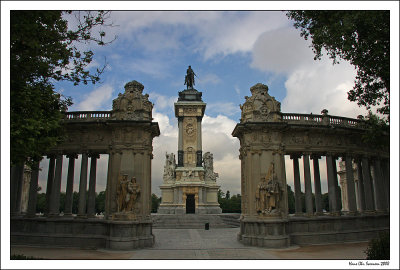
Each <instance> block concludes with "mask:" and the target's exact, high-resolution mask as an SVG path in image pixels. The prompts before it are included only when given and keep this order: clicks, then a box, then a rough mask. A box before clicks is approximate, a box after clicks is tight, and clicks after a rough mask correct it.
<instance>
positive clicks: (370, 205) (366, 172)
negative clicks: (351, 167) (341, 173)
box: [361, 156, 375, 212]
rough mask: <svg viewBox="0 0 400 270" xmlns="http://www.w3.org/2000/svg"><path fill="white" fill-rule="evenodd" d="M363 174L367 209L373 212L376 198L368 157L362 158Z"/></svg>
mask: <svg viewBox="0 0 400 270" xmlns="http://www.w3.org/2000/svg"><path fill="white" fill-rule="evenodd" d="M361 166H362V175H363V181H364V192H365V211H366V212H373V211H374V210H375V207H374V200H373V199H374V198H373V194H372V185H371V184H372V183H371V172H370V167H369V160H368V158H367V157H365V156H364V157H363V158H362V163H361Z"/></svg>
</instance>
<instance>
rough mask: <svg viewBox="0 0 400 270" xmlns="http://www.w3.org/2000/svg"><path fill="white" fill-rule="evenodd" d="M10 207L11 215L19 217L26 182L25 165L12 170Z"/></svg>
mask: <svg viewBox="0 0 400 270" xmlns="http://www.w3.org/2000/svg"><path fill="white" fill-rule="evenodd" d="M10 180H11V183H10V184H11V189H10V192H11V194H10V205H11V214H12V215H18V214H20V212H21V200H22V187H23V182H24V164H22V165H17V166H14V167H12V168H11V178H10Z"/></svg>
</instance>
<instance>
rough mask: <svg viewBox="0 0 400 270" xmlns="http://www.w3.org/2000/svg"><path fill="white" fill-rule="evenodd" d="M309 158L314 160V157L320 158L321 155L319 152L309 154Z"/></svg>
mask: <svg viewBox="0 0 400 270" xmlns="http://www.w3.org/2000/svg"><path fill="white" fill-rule="evenodd" d="M310 159H312V160H314V159H316V160H318V159H321V155H320V154H311V155H310Z"/></svg>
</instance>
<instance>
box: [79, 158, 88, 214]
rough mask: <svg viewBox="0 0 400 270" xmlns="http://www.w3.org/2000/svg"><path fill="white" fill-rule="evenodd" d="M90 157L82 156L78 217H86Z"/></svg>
mask: <svg viewBox="0 0 400 270" xmlns="http://www.w3.org/2000/svg"><path fill="white" fill-rule="evenodd" d="M87 167H88V155H87V154H86V153H83V154H82V163H81V177H80V182H79V205H78V216H79V217H86V188H87Z"/></svg>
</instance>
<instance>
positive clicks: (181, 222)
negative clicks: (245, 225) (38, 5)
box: [151, 214, 240, 229]
mask: <svg viewBox="0 0 400 270" xmlns="http://www.w3.org/2000/svg"><path fill="white" fill-rule="evenodd" d="M239 217H240V214H218V215H201V214H182V215H163V214H152V215H151V218H152V220H153V228H157V229H158V228H163V229H204V228H205V224H206V223H209V226H210V228H238V227H239V226H240V221H239Z"/></svg>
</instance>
